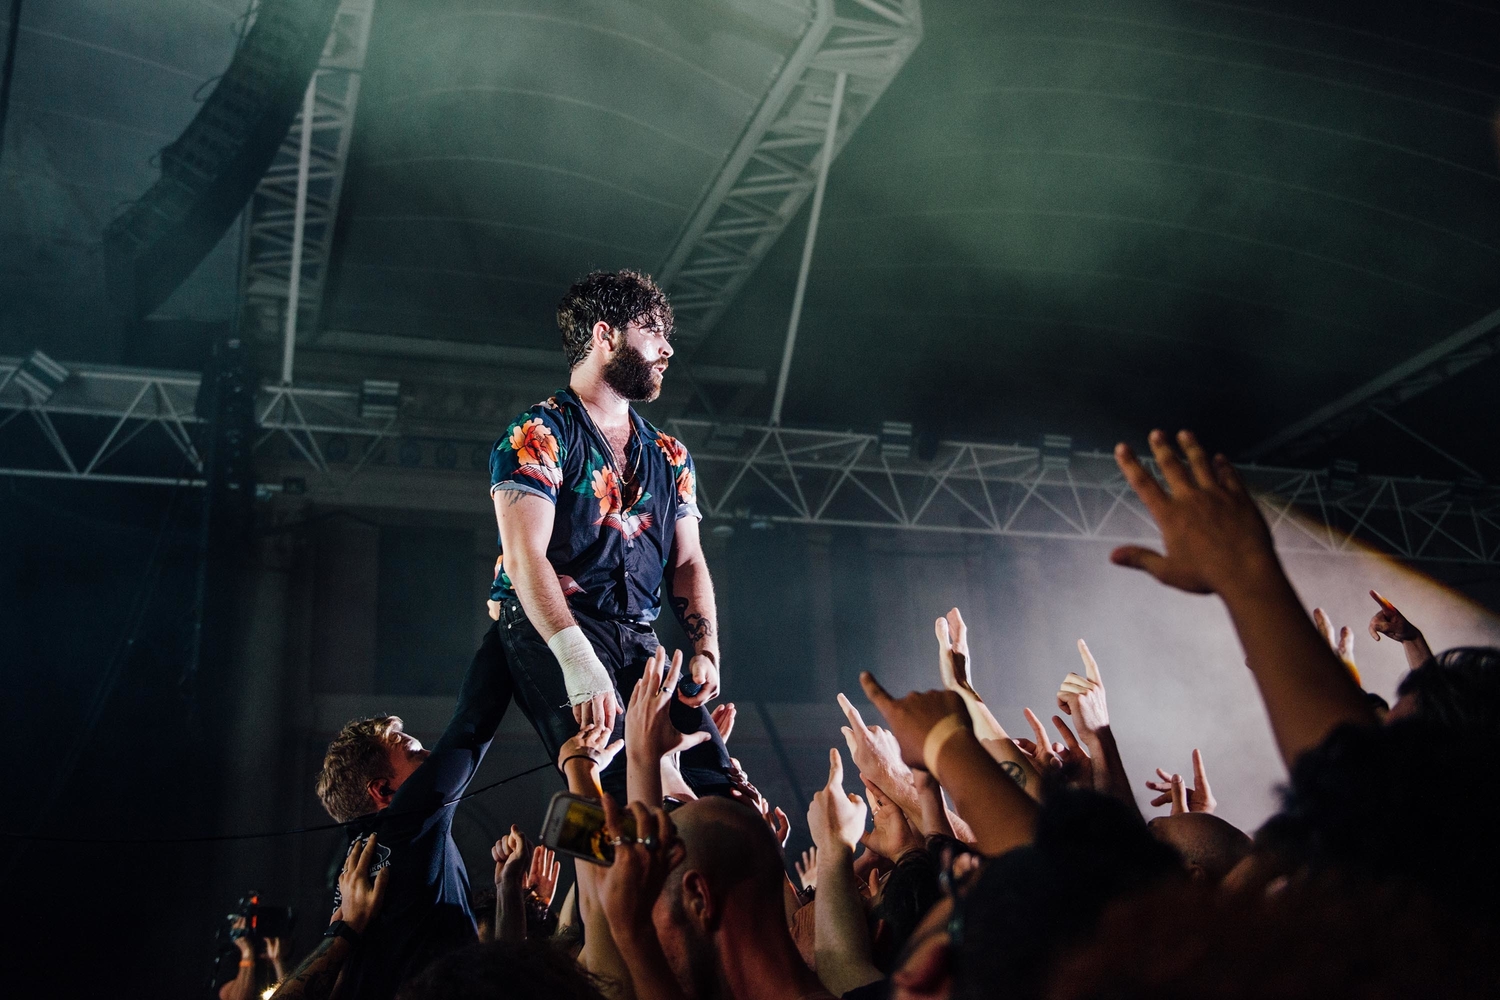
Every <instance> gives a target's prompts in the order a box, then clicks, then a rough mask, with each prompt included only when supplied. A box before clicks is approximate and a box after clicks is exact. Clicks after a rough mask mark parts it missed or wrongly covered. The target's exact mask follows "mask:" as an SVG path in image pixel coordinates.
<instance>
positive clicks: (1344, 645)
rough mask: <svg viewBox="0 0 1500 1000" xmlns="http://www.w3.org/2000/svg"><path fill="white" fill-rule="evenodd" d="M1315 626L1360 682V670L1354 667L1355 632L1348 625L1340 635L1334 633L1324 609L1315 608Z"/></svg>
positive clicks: (1341, 629)
mask: <svg viewBox="0 0 1500 1000" xmlns="http://www.w3.org/2000/svg"><path fill="white" fill-rule="evenodd" d="M1312 619H1313V624H1314V625H1315V626H1317V629H1318V631H1319V632H1321V633H1322V635H1323V639H1324V640H1325V641H1326V642H1327V643H1328V648H1329V649H1331V650H1333V652H1334V655H1336V656H1337V657H1338V658H1339V659H1340V660H1343V661H1344V666H1346V667H1348V668H1349V670H1350V671H1351V672H1352V673H1353V674H1354V679H1355V680H1356V681H1358V680H1359V668H1358V667H1356V666H1355V665H1354V630H1353V629H1351V628H1350V627H1349V626H1348V625H1345V626H1343V627H1342V628H1340V629H1339V631H1338V635H1337V636H1335V635H1334V632H1333V622H1331V621H1329V620H1328V612H1326V611H1324V610H1323V609H1322V608H1313V613H1312Z"/></svg>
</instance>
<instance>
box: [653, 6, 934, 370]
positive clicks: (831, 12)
mask: <svg viewBox="0 0 1500 1000" xmlns="http://www.w3.org/2000/svg"><path fill="white" fill-rule="evenodd" d="M813 10H814V13H813V18H812V20H811V21H810V23H809V24H808V27H807V30H806V31H805V32H804V33H803V36H802V40H801V41H800V42H799V43H798V45H797V48H796V50H795V51H794V52H793V53H792V55H791V56H790V57H788V59H787V61H786V63H785V64H783V66H782V68H781V72H780V73H779V74H778V76H777V78H776V80H775V81H774V82H773V83H772V85H771V87H770V89H769V91H768V92H767V94H766V97H765V99H764V100H763V101H762V102H761V106H760V108H759V109H758V110H757V111H756V113H755V115H754V116H753V117H752V118H751V120H750V124H749V125H748V126H747V127H746V129H745V132H744V134H743V135H742V136H741V137H740V140H739V142H738V143H737V144H736V145H735V147H734V149H733V150H732V151H731V152H730V154H729V156H728V157H726V158H725V161H724V165H723V166H722V167H721V168H720V170H719V175H718V177H717V179H716V180H715V181H714V182H713V184H711V185H710V186H709V189H708V191H707V193H706V194H705V195H704V197H703V200H702V201H701V202H700V203H699V205H698V207H697V208H696V209H694V211H693V213H692V215H691V216H689V218H688V222H687V224H686V225H685V226H684V227H683V230H682V232H681V233H680V234H679V236H678V238H677V241H676V243H675V244H674V245H673V248H672V250H671V251H670V252H669V253H668V254H667V256H666V259H665V260H664V261H663V262H662V264H661V265H660V266H659V267H658V268H657V272H656V273H657V280H658V281H659V282H660V283H661V285H662V287H663V288H666V289H668V290H669V291H670V292H671V293H672V308H673V309H674V310H675V311H676V313H677V320H678V326H679V329H680V331H681V336H682V337H683V338H684V339H686V340H689V341H692V340H701V339H702V338H703V337H704V336H706V335H707V334H708V332H709V331H710V330H712V329H713V326H714V324H715V323H717V322H718V321H719V319H720V317H722V316H723V314H724V310H725V309H727V308H728V306H729V303H730V302H731V301H732V300H733V299H734V297H735V295H737V294H738V293H739V291H740V289H741V288H742V287H744V284H745V282H746V281H748V280H749V278H750V275H751V274H752V273H754V271H755V269H756V268H757V267H759V266H760V262H761V260H763V259H764V258H765V255H766V253H767V252H768V251H769V250H770V249H771V246H772V245H773V244H774V243H775V242H776V240H777V238H778V237H779V236H780V235H781V233H782V231H783V230H784V229H785V228H786V227H787V225H788V224H790V223H791V221H792V218H793V217H794V216H795V215H796V214H797V210H798V209H799V208H801V207H802V203H803V202H804V201H805V200H806V199H807V197H808V196H809V195H810V194H812V192H813V189H814V187H815V186H816V184H817V175H818V166H819V161H820V158H821V153H822V149H823V146H824V136H825V133H826V131H827V129H828V127H829V119H830V117H831V116H830V113H829V111H830V107H831V105H832V100H831V98H832V94H833V91H834V87H835V86H836V84H837V81H838V79H839V77H840V75H841V74H842V75H844V76H846V78H847V81H848V83H847V88H846V92H845V95H844V99H843V101H842V105H843V107H842V114H841V115H839V121H838V123H837V127H836V131H835V136H834V143H833V148H834V154H833V155H834V156H837V155H838V152H839V151H840V150H842V149H843V148H844V144H845V143H847V142H848V141H849V137H850V136H851V135H853V134H854V130H855V129H856V128H858V127H859V124H860V122H861V121H863V120H864V117H865V115H867V114H868V113H869V112H870V109H871V108H873V107H874V105H875V102H876V101H877V100H879V99H880V96H881V94H883V93H884V92H885V88H886V87H887V86H889V84H890V82H891V80H892V79H894V78H895V76H896V73H897V72H899V71H900V69H901V67H902V66H903V65H905V63H906V60H907V58H908V57H909V56H910V55H911V53H912V51H913V50H914V49H915V48H916V47H917V43H918V42H920V41H921V39H922V12H921V4H920V0H815V3H814V8H813Z"/></svg>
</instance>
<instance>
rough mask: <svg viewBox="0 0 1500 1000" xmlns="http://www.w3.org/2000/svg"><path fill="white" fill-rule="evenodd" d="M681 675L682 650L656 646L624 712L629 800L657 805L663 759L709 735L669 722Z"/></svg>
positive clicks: (659, 800)
mask: <svg viewBox="0 0 1500 1000" xmlns="http://www.w3.org/2000/svg"><path fill="white" fill-rule="evenodd" d="M681 676H682V652H681V651H680V650H679V651H678V652H676V653H673V654H672V661H671V666H670V667H668V666H667V648H666V647H665V646H658V647H656V652H655V653H652V654H651V657H650V659H648V660H647V661H646V667H645V670H643V671H642V672H641V679H640V680H639V681H637V682H636V685H635V691H634V693H632V694H631V696H630V708H629V709H627V710H626V712H625V792H626V795H627V796H628V798H629V800H630V801H631V802H645V803H648V804H650V805H660V804H661V798H662V777H661V764H662V760H663V759H664V758H666V757H668V756H670V755H672V754H674V753H679V752H681V751H683V750H686V749H687V748H688V747H695V746H697V745H698V744H699V743H702V742H703V741H704V740H706V739H709V735H708V733H706V732H697V733H684V732H682V731H681V730H679V729H678V728H677V727H676V726H674V725H672V718H671V708H672V693H673V691H675V690H676V689H677V681H678V679H679V678H680V677H681Z"/></svg>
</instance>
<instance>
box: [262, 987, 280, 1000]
mask: <svg viewBox="0 0 1500 1000" xmlns="http://www.w3.org/2000/svg"><path fill="white" fill-rule="evenodd" d="M280 985H281V984H280V983H272V984H271V985H270V986H267V987H266V988H265V989H263V990H261V991H260V1000H271V997H273V996H274V995H275V994H276V989H277V987H279V986H280Z"/></svg>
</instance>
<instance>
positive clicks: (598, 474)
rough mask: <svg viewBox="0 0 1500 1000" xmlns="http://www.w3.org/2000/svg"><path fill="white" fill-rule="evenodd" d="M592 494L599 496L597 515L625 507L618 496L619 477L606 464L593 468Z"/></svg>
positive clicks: (611, 512)
mask: <svg viewBox="0 0 1500 1000" xmlns="http://www.w3.org/2000/svg"><path fill="white" fill-rule="evenodd" d="M592 485H593V487H594V496H596V497H598V498H599V516H600V517H608V516H609V515H611V514H618V513H620V511H622V510H623V509H624V507H625V504H624V501H623V500H622V499H621V497H620V479H619V477H618V476H616V475H615V470H614V469H611V468H609V467H608V466H606V467H604V468H602V469H595V470H594V479H593V484H592Z"/></svg>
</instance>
